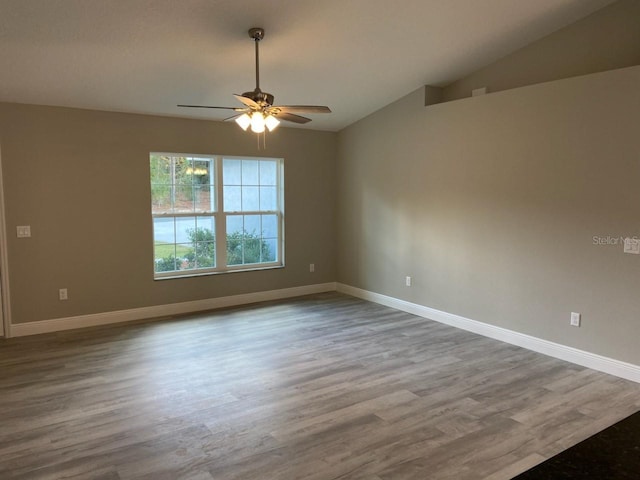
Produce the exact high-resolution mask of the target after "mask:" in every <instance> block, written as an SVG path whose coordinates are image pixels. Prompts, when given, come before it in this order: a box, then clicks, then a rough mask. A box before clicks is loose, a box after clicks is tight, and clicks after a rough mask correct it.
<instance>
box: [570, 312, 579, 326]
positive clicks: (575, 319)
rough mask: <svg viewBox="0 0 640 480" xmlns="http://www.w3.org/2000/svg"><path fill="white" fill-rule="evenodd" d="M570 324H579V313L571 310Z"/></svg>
mask: <svg viewBox="0 0 640 480" xmlns="http://www.w3.org/2000/svg"><path fill="white" fill-rule="evenodd" d="M571 326H572V327H579V326H580V314H579V313H576V312H571Z"/></svg>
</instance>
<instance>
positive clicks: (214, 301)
mask: <svg viewBox="0 0 640 480" xmlns="http://www.w3.org/2000/svg"><path fill="white" fill-rule="evenodd" d="M335 290H336V284H335V282H329V283H319V284H315V285H304V286H300V287H292V288H283V289H280V290H268V291H265V292H256V293H245V294H241V295H232V296H228V297H219V298H208V299H204V300H194V301H192V302H182V303H170V304H167V305H154V306H151V307H142V308H133V309H130V310H118V311H114V312H105V313H93V314H89V315H78V316H76V317H65V318H54V319H51V320H40V321H37V322H27V323H14V324H13V325H12V326H11V334H12V335H13V336H14V337H20V336H24V335H36V334H39V333H49V332H57V331H61V330H71V329H74V328H84V327H95V326H97V325H107V324H111V323H121V322H130V321H133V320H142V319H147V318H154V317H167V316H170V315H180V314H185V313H193V312H199V311H203V310H214V309H216V308H224V307H233V306H237V305H246V304H250V303H256V302H264V301H268V300H280V299H283V298H292V297H299V296H302V295H310V294H313V293H322V292H331V291H335Z"/></svg>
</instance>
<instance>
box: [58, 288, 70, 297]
mask: <svg viewBox="0 0 640 480" xmlns="http://www.w3.org/2000/svg"><path fill="white" fill-rule="evenodd" d="M58 298H59V299H60V300H68V299H69V296H68V294H67V289H66V288H61V289H60V290H58Z"/></svg>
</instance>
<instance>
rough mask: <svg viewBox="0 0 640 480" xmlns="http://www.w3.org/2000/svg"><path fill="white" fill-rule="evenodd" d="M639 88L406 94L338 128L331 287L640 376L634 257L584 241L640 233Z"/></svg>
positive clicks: (638, 267)
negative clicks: (464, 321) (436, 97)
mask: <svg viewBox="0 0 640 480" xmlns="http://www.w3.org/2000/svg"><path fill="white" fill-rule="evenodd" d="M639 85H640V66H637V67H629V68H626V69H620V70H614V71H611V72H605V73H598V74H592V75H588V76H583V77H575V78H572V79H567V80H560V81H555V82H550V83H544V84H540V85H535V86H529V87H524V88H520V89H514V90H508V91H504V92H500V93H495V94H489V95H485V96H481V97H475V98H469V99H466V100H459V101H455V102H450V103H443V104H439V105H434V106H431V107H423V106H422V105H423V100H424V98H423V90H422V89H420V90H417V91H416V92H413V93H412V94H410V95H408V96H406V97H405V98H403V99H401V100H399V101H397V102H396V103H394V104H392V105H389V106H388V107H386V108H384V109H382V110H380V111H378V112H376V113H375V114H373V115H371V116H369V117H367V118H365V119H363V120H361V121H359V122H358V123H356V124H354V125H352V126H350V127H348V128H346V129H345V130H343V131H342V132H340V134H339V139H338V179H339V188H338V205H339V207H340V208H339V213H338V245H339V249H338V281H339V282H342V283H345V284H348V285H352V286H355V287H359V288H363V289H366V290H369V291H373V292H377V293H381V294H385V295H390V296H392V297H396V298H399V299H403V300H407V301H410V302H414V303H417V304H420V305H425V306H428V307H432V308H435V309H438V310H442V311H446V312H450V313H454V314H458V315H462V316H464V317H467V318H471V319H474V320H478V321H481V322H485V323H488V324H492V325H496V326H500V327H504V328H508V329H511V330H515V331H518V332H522V333H525V334H529V335H533V336H535V337H539V338H542V339H547V340H550V341H554V342H558V343H561V344H564V345H568V346H572V347H576V348H579V349H583V350H586V351H590V352H593V353H597V354H601V355H605V356H609V357H612V358H616V359H619V360H623V361H628V362H631V363H634V364H640V350H638V341H637V340H638V334H637V332H638V329H639V328H640V301H639V300H638V292H639V291H640V255H630V254H624V253H623V250H622V246H621V245H619V244H618V245H610V246H603V245H595V244H594V242H593V237H594V236H599V237H606V236H610V237H619V236H634V235H635V236H640V215H639V213H638V208H639V206H640V188H639V185H640V135H639V133H640V131H639V130H638V126H639V125H640V88H638V86H639ZM406 275H410V276H412V277H413V286H412V287H410V288H409V287H405V286H404V279H405V276H406ZM572 311H576V312H580V313H582V316H583V317H582V320H583V326H582V327H581V328H575V327H571V326H570V325H569V316H570V312H572Z"/></svg>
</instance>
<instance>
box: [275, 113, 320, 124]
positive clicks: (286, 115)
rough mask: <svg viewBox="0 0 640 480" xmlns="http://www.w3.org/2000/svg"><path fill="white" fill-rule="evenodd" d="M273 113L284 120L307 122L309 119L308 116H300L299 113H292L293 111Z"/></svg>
mask: <svg viewBox="0 0 640 480" xmlns="http://www.w3.org/2000/svg"><path fill="white" fill-rule="evenodd" d="M274 115H275V117H276V118H277V119H278V120H284V121H286V122H293V123H309V122H310V121H311V119H310V118H307V117H301V116H300V115H294V114H293V113H284V112H280V113H277V114H274Z"/></svg>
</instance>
